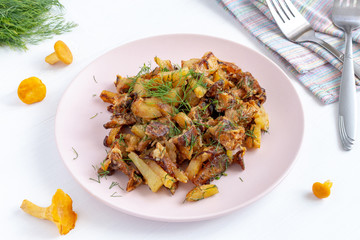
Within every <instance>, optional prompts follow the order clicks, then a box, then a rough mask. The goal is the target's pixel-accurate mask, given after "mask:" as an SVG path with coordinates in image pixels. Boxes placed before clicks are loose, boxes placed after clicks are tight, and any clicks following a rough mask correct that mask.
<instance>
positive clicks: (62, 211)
mask: <svg viewBox="0 0 360 240" xmlns="http://www.w3.org/2000/svg"><path fill="white" fill-rule="evenodd" d="M21 209H22V210H24V212H26V213H28V214H30V215H32V216H34V217H37V218H40V219H46V220H50V221H52V222H54V223H55V224H56V226H57V227H58V229H59V232H60V234H61V235H64V234H67V233H68V232H69V231H70V230H71V229H73V228H74V227H75V222H76V219H77V214H76V213H75V212H74V211H73V209H72V200H71V198H70V196H69V195H67V194H66V193H64V192H63V190H61V189H58V190H57V191H56V193H55V194H54V196H53V198H52V203H51V205H50V206H49V207H39V206H37V205H35V204H33V203H32V202H30V201H28V200H26V199H25V200H24V201H23V202H22V204H21Z"/></svg>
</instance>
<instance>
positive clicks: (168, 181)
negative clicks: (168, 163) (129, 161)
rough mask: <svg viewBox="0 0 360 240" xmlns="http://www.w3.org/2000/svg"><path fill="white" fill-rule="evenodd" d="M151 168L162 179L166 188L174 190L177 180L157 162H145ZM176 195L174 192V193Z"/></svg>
mask: <svg viewBox="0 0 360 240" xmlns="http://www.w3.org/2000/svg"><path fill="white" fill-rule="evenodd" d="M144 161H145V162H146V163H147V164H148V165H149V167H150V168H151V169H152V170H153V171H154V172H155V173H156V174H157V175H158V176H159V177H160V178H161V181H162V183H163V184H164V186H165V187H166V188H168V189H170V190H172V189H174V184H175V183H176V179H175V178H173V177H172V176H170V174H169V173H167V172H166V171H165V170H164V169H162V167H160V165H158V164H157V163H156V162H155V161H152V160H144ZM172 193H173V194H174V192H172Z"/></svg>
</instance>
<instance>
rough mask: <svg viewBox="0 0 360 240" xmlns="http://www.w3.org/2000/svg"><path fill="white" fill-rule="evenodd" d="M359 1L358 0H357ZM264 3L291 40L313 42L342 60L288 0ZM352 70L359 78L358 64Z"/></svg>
mask: <svg viewBox="0 0 360 240" xmlns="http://www.w3.org/2000/svg"><path fill="white" fill-rule="evenodd" d="M358 1H360V0H358ZM266 4H267V6H268V8H269V10H270V12H271V15H272V16H273V18H274V20H275V22H276V23H277V25H278V26H279V28H280V30H281V32H282V33H283V34H284V35H285V37H286V38H287V39H289V40H290V41H292V42H296V43H301V42H313V43H316V44H318V45H320V46H322V47H323V48H325V49H326V50H328V51H329V52H330V53H331V54H332V55H333V56H335V57H336V58H337V59H339V60H340V61H341V62H344V54H343V53H341V52H340V51H338V50H337V49H336V48H334V47H333V46H331V45H330V44H328V43H327V42H325V41H323V40H322V39H320V38H317V37H316V36H315V31H314V29H313V28H312V27H311V25H310V23H309V22H308V21H307V20H306V19H305V18H304V17H303V16H302V15H301V14H300V12H299V11H298V10H297V9H296V8H295V6H294V5H293V4H292V3H291V1H290V0H266ZM354 72H355V75H356V76H357V78H359V79H360V65H358V64H356V63H354Z"/></svg>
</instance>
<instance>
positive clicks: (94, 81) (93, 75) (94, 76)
mask: <svg viewBox="0 0 360 240" xmlns="http://www.w3.org/2000/svg"><path fill="white" fill-rule="evenodd" d="M93 79H94V82H95V83H98V81H96V78H95V75H93Z"/></svg>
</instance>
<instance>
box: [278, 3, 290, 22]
mask: <svg viewBox="0 0 360 240" xmlns="http://www.w3.org/2000/svg"><path fill="white" fill-rule="evenodd" d="M277 2H278V4H279V6H280V8H281V10H282V11H283V12H284V14H285V15H286V17H287V19H289V20H290V17H291V16H293V15H292V14H291V11H290V10H289V8H288V7H287V5H286V3H285V2H283V0H277Z"/></svg>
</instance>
